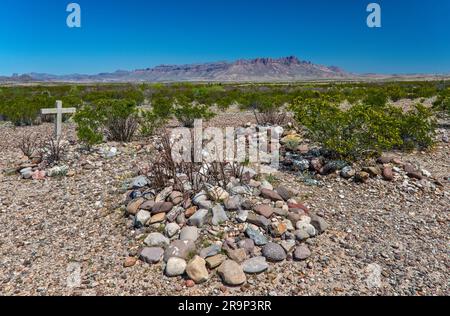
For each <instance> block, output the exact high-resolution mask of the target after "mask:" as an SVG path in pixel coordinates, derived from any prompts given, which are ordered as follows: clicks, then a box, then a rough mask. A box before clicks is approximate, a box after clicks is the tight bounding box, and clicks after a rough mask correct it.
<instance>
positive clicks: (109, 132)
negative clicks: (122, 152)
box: [105, 115, 139, 143]
mask: <svg viewBox="0 0 450 316" xmlns="http://www.w3.org/2000/svg"><path fill="white" fill-rule="evenodd" d="M105 126H106V136H107V138H108V139H109V140H114V141H121V142H125V143H127V142H130V141H131V140H132V138H133V136H134V134H136V131H137V130H138V127H139V121H138V118H137V117H136V116H134V115H131V116H129V117H126V118H124V117H110V118H109V119H108V120H107V122H106V124H105Z"/></svg>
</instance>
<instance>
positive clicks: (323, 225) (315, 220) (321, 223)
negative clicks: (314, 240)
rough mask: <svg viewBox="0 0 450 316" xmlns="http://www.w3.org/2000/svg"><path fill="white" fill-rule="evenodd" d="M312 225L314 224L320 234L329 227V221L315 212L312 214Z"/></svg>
mask: <svg viewBox="0 0 450 316" xmlns="http://www.w3.org/2000/svg"><path fill="white" fill-rule="evenodd" d="M310 217H311V225H313V226H314V227H315V228H316V230H317V233H318V234H323V233H324V232H325V231H326V230H327V229H328V227H329V225H328V223H327V222H326V221H325V220H324V219H323V218H322V217H319V216H317V215H315V214H312V215H310Z"/></svg>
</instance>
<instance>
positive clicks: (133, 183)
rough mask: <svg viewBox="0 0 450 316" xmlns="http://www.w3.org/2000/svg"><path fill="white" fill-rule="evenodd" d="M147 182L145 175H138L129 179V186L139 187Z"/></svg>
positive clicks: (132, 187)
mask: <svg viewBox="0 0 450 316" xmlns="http://www.w3.org/2000/svg"><path fill="white" fill-rule="evenodd" d="M148 184H149V181H148V179H147V177H144V176H139V177H136V178H134V179H133V180H132V181H131V184H130V188H131V189H140V188H143V187H145V186H147V185H148Z"/></svg>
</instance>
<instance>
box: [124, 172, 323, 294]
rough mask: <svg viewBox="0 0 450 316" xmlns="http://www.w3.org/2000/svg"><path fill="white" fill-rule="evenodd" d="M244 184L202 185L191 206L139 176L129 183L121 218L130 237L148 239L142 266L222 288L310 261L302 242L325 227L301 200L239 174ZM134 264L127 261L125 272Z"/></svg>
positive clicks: (177, 193)
mask: <svg viewBox="0 0 450 316" xmlns="http://www.w3.org/2000/svg"><path fill="white" fill-rule="evenodd" d="M244 174H245V177H246V179H250V181H246V182H248V183H243V181H241V180H242V179H237V178H234V179H232V180H231V182H230V183H229V184H228V185H227V187H226V189H224V188H221V187H219V186H213V185H210V184H207V183H206V184H205V185H204V186H203V190H202V191H200V192H199V193H197V194H196V195H195V196H193V197H192V198H191V197H189V196H188V195H186V194H183V193H182V192H180V191H176V190H174V188H173V186H170V187H166V188H164V189H163V190H160V191H159V192H156V191H155V190H153V189H151V188H150V186H149V181H150V180H149V179H148V178H147V177H145V176H139V177H137V178H134V179H133V180H132V181H131V183H130V185H129V189H130V190H129V191H128V193H127V199H126V210H127V214H128V216H130V218H132V220H133V223H134V227H135V229H141V230H142V229H144V230H145V231H152V232H151V233H149V234H148V235H147V237H146V238H145V239H144V241H143V244H142V249H141V250H140V252H139V259H140V260H142V261H144V262H146V263H148V264H163V265H164V271H165V274H166V275H167V276H169V277H175V276H182V275H185V276H187V277H188V278H189V280H192V281H194V282H195V283H202V282H206V281H207V280H208V279H209V278H210V276H211V274H212V273H216V272H217V274H218V275H219V276H220V277H221V279H222V280H223V282H224V283H225V284H226V285H231V286H237V285H240V284H243V283H245V282H246V274H255V273H263V272H264V271H266V270H267V268H268V262H272V263H275V262H281V261H284V260H286V259H287V257H288V256H290V257H292V258H293V259H294V260H305V259H307V258H308V257H309V256H310V255H311V250H310V249H309V248H308V246H307V244H305V241H306V240H308V239H309V238H314V237H315V236H317V235H318V234H321V233H323V232H324V231H325V230H326V229H327V227H328V224H327V223H326V222H325V220H324V219H323V218H321V217H319V216H317V215H315V214H314V213H313V212H311V211H310V210H309V209H308V208H307V207H305V206H304V205H303V204H300V203H298V201H297V199H296V198H295V197H296V196H297V194H298V193H299V192H296V191H295V190H293V189H290V188H287V187H285V186H279V187H277V188H275V189H274V188H273V187H272V185H271V184H270V183H269V182H268V181H266V180H263V181H257V180H256V179H257V173H256V172H255V171H254V170H252V169H250V168H245V170H244ZM133 264H134V260H133V258H128V259H127V260H126V262H125V265H128V266H131V265H133Z"/></svg>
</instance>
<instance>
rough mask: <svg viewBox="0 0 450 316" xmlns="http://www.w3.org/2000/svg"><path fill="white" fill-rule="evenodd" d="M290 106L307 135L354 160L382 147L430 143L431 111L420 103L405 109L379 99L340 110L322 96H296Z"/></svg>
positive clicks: (375, 152) (432, 124)
mask: <svg viewBox="0 0 450 316" xmlns="http://www.w3.org/2000/svg"><path fill="white" fill-rule="evenodd" d="M371 103H373V102H371ZM291 109H292V111H293V112H294V113H295V117H296V119H297V120H298V122H299V123H300V124H301V125H303V126H304V127H305V128H306V129H307V131H308V133H309V136H310V137H311V138H312V139H313V140H314V141H317V142H320V143H322V144H323V146H324V147H325V149H327V150H329V151H331V152H332V153H334V155H335V156H336V157H342V158H345V159H351V160H355V159H360V158H366V157H370V156H374V155H378V154H380V153H381V152H382V151H383V150H390V149H412V148H415V147H419V148H427V147H429V146H431V145H432V144H433V137H434V129H435V123H434V120H433V115H432V114H433V113H432V112H431V111H430V110H429V109H427V108H425V107H424V106H423V105H421V104H418V105H416V106H415V109H414V110H411V111H409V112H406V113H404V112H402V110H401V109H399V108H396V107H394V106H391V105H386V104H384V105H382V103H381V102H380V103H378V104H377V105H368V104H357V105H354V106H353V107H351V108H350V109H348V110H341V109H340V108H339V106H338V104H336V103H333V102H329V101H327V100H324V99H307V100H305V99H302V98H298V99H296V100H295V101H294V103H293V105H292V107H291Z"/></svg>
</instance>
